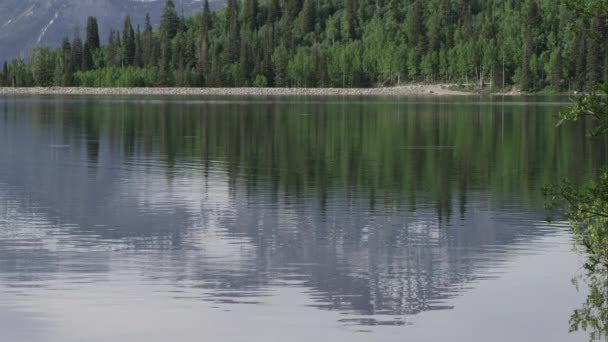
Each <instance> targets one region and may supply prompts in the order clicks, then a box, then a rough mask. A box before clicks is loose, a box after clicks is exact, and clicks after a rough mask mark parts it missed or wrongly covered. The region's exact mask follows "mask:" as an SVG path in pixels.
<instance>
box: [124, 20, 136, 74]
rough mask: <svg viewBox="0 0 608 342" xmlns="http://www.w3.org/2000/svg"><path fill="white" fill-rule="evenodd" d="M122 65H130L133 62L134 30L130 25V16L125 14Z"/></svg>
mask: <svg viewBox="0 0 608 342" xmlns="http://www.w3.org/2000/svg"><path fill="white" fill-rule="evenodd" d="M122 45H123V65H124V66H131V65H133V63H134V62H135V32H133V26H132V25H131V17H129V16H126V17H125V22H124V25H123V30H122Z"/></svg>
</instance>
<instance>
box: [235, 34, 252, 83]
mask: <svg viewBox="0 0 608 342" xmlns="http://www.w3.org/2000/svg"><path fill="white" fill-rule="evenodd" d="M252 64H253V60H252V53H251V48H250V46H249V39H242V40H241V53H240V60H239V81H238V83H239V84H240V85H241V86H246V85H248V84H247V80H248V79H249V78H250V76H251V71H252V69H253V65H252Z"/></svg>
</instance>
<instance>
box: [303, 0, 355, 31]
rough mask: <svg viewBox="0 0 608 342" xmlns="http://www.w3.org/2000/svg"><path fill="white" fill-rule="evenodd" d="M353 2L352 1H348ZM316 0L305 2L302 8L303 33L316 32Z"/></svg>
mask: <svg viewBox="0 0 608 342" xmlns="http://www.w3.org/2000/svg"><path fill="white" fill-rule="evenodd" d="M348 1H351V0H348ZM315 3H316V1H315V0H304V7H303V8H302V14H301V16H302V31H304V33H308V32H313V31H314V30H315V25H316V19H317V13H316V12H317V9H316V5H315Z"/></svg>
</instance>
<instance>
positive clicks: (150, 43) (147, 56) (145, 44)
mask: <svg viewBox="0 0 608 342" xmlns="http://www.w3.org/2000/svg"><path fill="white" fill-rule="evenodd" d="M141 51H142V62H143V65H144V66H145V67H151V66H153V65H155V64H156V61H155V60H154V33H153V32H152V24H151V21H150V13H146V19H145V22H144V33H143V38H142V47H141Z"/></svg>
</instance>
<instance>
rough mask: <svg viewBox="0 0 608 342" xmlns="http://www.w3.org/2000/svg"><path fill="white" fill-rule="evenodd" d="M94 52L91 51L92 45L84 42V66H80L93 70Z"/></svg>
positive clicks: (86, 69) (84, 69)
mask: <svg viewBox="0 0 608 342" xmlns="http://www.w3.org/2000/svg"><path fill="white" fill-rule="evenodd" d="M93 68H94V64H93V53H92V52H91V47H90V46H89V43H88V42H84V46H83V48H82V67H81V68H80V69H81V70H82V71H88V70H93Z"/></svg>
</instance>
